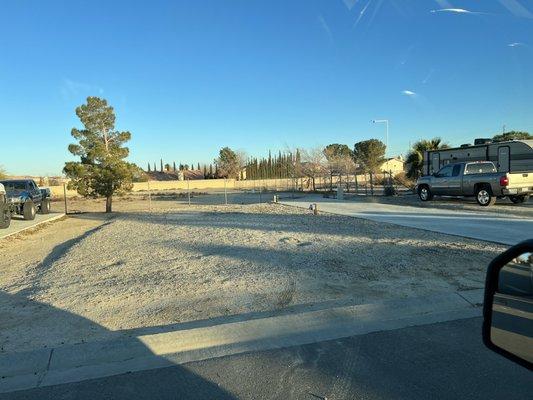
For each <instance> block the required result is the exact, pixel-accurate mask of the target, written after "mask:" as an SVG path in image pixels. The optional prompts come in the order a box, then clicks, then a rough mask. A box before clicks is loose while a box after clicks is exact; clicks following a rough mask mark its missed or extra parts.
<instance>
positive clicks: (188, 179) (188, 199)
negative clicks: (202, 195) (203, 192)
mask: <svg viewBox="0 0 533 400" xmlns="http://www.w3.org/2000/svg"><path fill="white" fill-rule="evenodd" d="M187 201H188V203H189V206H190V205H191V186H190V178H187Z"/></svg>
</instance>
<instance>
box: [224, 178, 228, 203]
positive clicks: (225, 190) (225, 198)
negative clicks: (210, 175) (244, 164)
mask: <svg viewBox="0 0 533 400" xmlns="http://www.w3.org/2000/svg"><path fill="white" fill-rule="evenodd" d="M224 203H225V204H226V205H228V190H227V185H226V178H224Z"/></svg>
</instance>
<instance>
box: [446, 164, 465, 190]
mask: <svg viewBox="0 0 533 400" xmlns="http://www.w3.org/2000/svg"><path fill="white" fill-rule="evenodd" d="M462 183H463V175H462V174H461V164H455V165H454V166H453V169H452V176H451V177H450V178H449V180H448V187H447V189H446V192H447V193H446V194H449V195H450V196H459V195H460V194H461V192H462Z"/></svg>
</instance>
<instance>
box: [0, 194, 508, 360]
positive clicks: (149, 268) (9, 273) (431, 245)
mask: <svg viewBox="0 0 533 400" xmlns="http://www.w3.org/2000/svg"><path fill="white" fill-rule="evenodd" d="M91 204H92V203H88V204H85V207H86V208H91V207H93V205H91ZM95 204H97V205H100V203H95ZM136 208H140V207H137V206H136V205H135V204H134V202H133V203H132V201H130V200H127V199H126V200H123V201H120V202H118V203H117V209H122V210H124V209H127V210H132V209H136ZM154 209H155V210H156V211H154V212H152V213H146V212H134V211H129V212H125V211H124V212H121V213H117V214H114V215H113V216H112V217H111V218H109V217H107V216H105V215H104V214H98V213H88V214H82V215H79V216H75V217H70V218H68V219H66V220H62V221H58V222H56V223H52V224H50V225H48V226H45V227H43V228H41V229H38V230H37V231H35V232H30V233H26V234H23V235H21V236H19V237H15V238H12V239H7V240H5V241H2V242H0V252H1V253H2V258H1V259H0V268H1V269H2V274H1V275H0V351H3V352H6V351H21V350H28V349H34V348H38V347H47V346H52V345H58V344H61V343H79V342H83V341H89V340H100V339H107V338H110V337H114V336H117V335H138V334H140V333H148V332H157V331H158V330H165V329H167V330H168V329H173V328H175V327H177V326H179V325H176V324H179V323H184V322H187V321H199V320H206V319H210V318H218V320H219V321H223V320H224V318H228V317H229V316H232V315H242V314H248V315H249V316H254V315H258V314H259V313H279V312H290V311H297V310H301V309H305V308H306V307H328V306H331V305H334V304H347V303H350V304H353V303H365V302H371V301H375V300H378V299H386V298H392V297H405V296H415V295H416V296H418V295H425V294H429V293H432V292H436V291H449V290H469V289H475V288H481V287H483V280H484V273H485V269H486V266H487V264H488V262H489V261H490V260H491V259H492V258H493V257H494V256H495V255H496V254H497V253H498V252H500V251H502V250H503V247H500V246H497V245H494V244H490V243H484V242H478V241H475V240H468V239H462V238H458V237H453V236H446V235H441V234H436V233H430V232H425V231H419V230H416V229H410V228H402V227H398V226H393V225H388V224H378V223H374V222H371V221H366V220H360V219H356V218H350V217H342V216H333V215H324V214H323V215H319V216H313V215H311V214H309V213H307V212H305V211H303V210H298V209H296V208H292V207H285V206H281V205H278V206H276V205H266V204H263V205H233V206H227V207H224V206H192V207H187V206H174V208H169V202H160V203H157V202H156V204H155V205H154ZM173 324H174V325H173ZM191 326H192V325H191Z"/></svg>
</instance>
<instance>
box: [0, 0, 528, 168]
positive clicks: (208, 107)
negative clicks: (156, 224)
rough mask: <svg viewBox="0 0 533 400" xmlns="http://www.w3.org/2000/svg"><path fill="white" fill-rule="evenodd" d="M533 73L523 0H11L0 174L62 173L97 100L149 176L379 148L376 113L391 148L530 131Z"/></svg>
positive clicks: (1, 15)
mask: <svg viewBox="0 0 533 400" xmlns="http://www.w3.org/2000/svg"><path fill="white" fill-rule="evenodd" d="M446 9H452V10H446ZM436 10H441V11H436ZM432 11H433V12H432ZM467 11H468V12H467ZM532 71H533V2H531V1H526V0H484V1H455V0H439V1H433V0H425V1H422V0H413V1H408V0H358V1H356V0H320V1H319V0H300V1H297V0H291V1H287V0H264V1H259V0H240V1H238V0H225V1H220V0H203V1H196V0H195V1H192V0H191V1H154V0H151V1H132V0H129V1H95V0H91V1H75V0H69V1H51V0H50V1H38V0H34V1H26V0H17V1H6V2H3V4H2V9H1V12H0V136H1V139H2V140H1V142H0V164H1V165H3V166H4V168H6V169H7V170H8V172H10V173H13V174H34V175H51V174H59V173H60V172H61V169H62V167H63V164H64V162H65V161H66V160H67V159H70V156H69V153H68V152H67V150H66V148H67V145H68V144H69V143H71V142H72V138H71V136H70V130H71V128H73V127H75V126H76V127H80V124H79V122H78V121H77V118H76V115H75V113H74V110H75V108H76V106H78V105H80V104H82V103H83V102H84V101H85V98H86V97H87V96H88V95H96V96H102V97H104V98H106V99H108V101H109V102H110V103H111V105H113V106H114V107H115V110H116V113H117V127H118V128H119V129H123V130H130V131H131V132H132V135H133V139H132V141H131V142H130V149H131V157H130V159H131V160H132V161H134V162H136V163H138V164H139V165H140V166H142V167H145V165H146V163H147V162H148V161H151V162H152V163H153V162H154V161H158V160H159V158H161V157H163V159H164V160H165V161H168V162H171V161H176V162H182V163H191V162H194V163H197V162H201V163H203V162H209V161H211V160H212V159H213V158H214V157H215V156H216V155H217V151H218V149H219V148H220V147H222V146H225V145H227V146H230V147H233V148H235V149H243V150H246V151H247V152H248V153H249V154H252V155H262V154H266V153H267V151H268V149H272V150H273V151H276V150H278V149H281V150H283V149H284V148H288V147H296V146H306V147H313V146H317V145H325V144H328V143H332V142H339V143H346V144H349V145H350V146H353V144H354V143H355V142H356V141H359V140H363V139H368V138H372V137H377V138H380V139H383V138H384V129H385V127H384V126H382V125H381V126H380V125H373V124H371V123H370V121H371V120H372V119H374V118H388V119H389V120H390V150H389V154H400V153H405V151H406V150H407V147H408V145H409V142H410V141H415V140H417V139H419V138H427V137H433V136H441V137H442V138H443V139H445V140H446V141H448V142H449V143H451V144H461V143H465V142H471V141H472V140H473V139H474V138H475V137H484V136H490V135H492V134H494V133H496V132H499V131H501V129H502V125H503V124H505V125H506V126H507V129H508V130H511V129H514V130H528V131H530V132H533V72H532Z"/></svg>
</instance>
